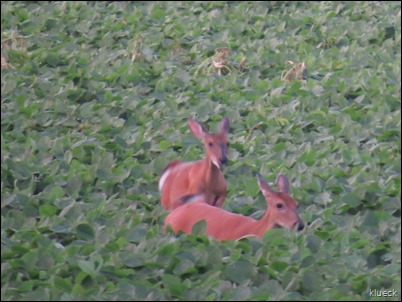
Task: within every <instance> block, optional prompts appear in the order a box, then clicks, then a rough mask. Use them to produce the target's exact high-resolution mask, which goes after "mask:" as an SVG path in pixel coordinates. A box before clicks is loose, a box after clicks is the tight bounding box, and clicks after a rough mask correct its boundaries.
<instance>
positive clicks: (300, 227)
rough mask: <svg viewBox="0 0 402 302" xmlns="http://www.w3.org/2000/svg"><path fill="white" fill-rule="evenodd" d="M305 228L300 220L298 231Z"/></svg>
mask: <svg viewBox="0 0 402 302" xmlns="http://www.w3.org/2000/svg"><path fill="white" fill-rule="evenodd" d="M303 229H304V223H303V222H301V221H300V222H299V223H298V224H297V230H298V231H301V230H303Z"/></svg>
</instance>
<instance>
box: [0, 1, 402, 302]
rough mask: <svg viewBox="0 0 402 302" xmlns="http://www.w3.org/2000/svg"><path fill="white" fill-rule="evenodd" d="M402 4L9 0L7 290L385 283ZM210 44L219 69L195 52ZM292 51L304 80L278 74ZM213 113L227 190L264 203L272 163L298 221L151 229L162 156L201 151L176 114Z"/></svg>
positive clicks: (4, 171)
mask: <svg viewBox="0 0 402 302" xmlns="http://www.w3.org/2000/svg"><path fill="white" fill-rule="evenodd" d="M400 12H401V6H400V3H399V2H381V3H374V2H359V3H357V2H328V1H327V2H286V1H285V2H280V1H279V2H277V1H273V2H258V3H254V2H253V3H252V2H121V1H115V2H110V1H107V2H82V1H81V2H67V1H64V2H48V3H45V2H40V3H39V2H30V1H25V2H14V1H3V2H2V3H1V24H2V33H1V35H2V72H1V200H2V202H1V209H2V211H1V259H2V260H1V263H2V267H1V288H2V290H1V299H2V300H81V299H83V300H150V301H155V300H334V299H336V300H338V299H339V300H351V299H353V300H367V299H378V298H373V297H370V289H377V290H379V291H380V290H392V289H395V290H396V291H397V293H398V294H397V296H396V297H393V298H391V299H393V300H398V301H399V300H400V298H401V296H400V292H401V287H400V284H401V204H400V197H401V156H400V154H401V132H400V127H401V101H400V87H401V70H400V68H401V48H400V45H401V31H400V29H401V23H400ZM219 47H226V48H228V49H229V50H230V60H232V61H231V62H228V64H230V66H231V67H233V68H231V72H230V74H227V75H218V74H216V73H213V72H211V73H210V74H207V73H201V72H197V70H199V69H200V66H203V65H202V64H203V62H206V61H208V60H210V58H211V57H213V56H214V54H215V50H216V49H217V48H219ZM243 58H245V59H246V61H245V65H244V68H243V69H242V70H241V71H240V69H237V68H236V67H237V66H236V64H239V62H241V61H242V59H243ZM287 61H293V62H296V63H298V62H305V64H306V71H305V72H304V73H303V80H295V81H283V80H281V75H282V74H283V73H284V72H286V71H287V70H289V65H288V64H287V63H286V62H287ZM208 62H209V61H208ZM222 116H228V117H229V119H230V121H231V130H230V133H231V134H230V141H231V150H230V159H231V160H230V162H229V164H228V166H227V167H226V168H225V175H226V179H227V182H228V189H229V192H228V198H227V201H226V203H225V208H226V209H228V210H230V211H233V212H238V213H242V214H244V215H252V216H253V217H260V216H259V215H260V214H261V211H263V210H265V202H264V199H263V197H262V196H261V193H259V192H258V186H257V184H256V181H255V178H254V176H253V175H254V174H255V173H256V172H259V173H260V174H261V175H263V176H264V177H265V178H267V180H269V181H270V182H271V183H272V182H274V180H275V178H276V175H277V174H279V173H284V174H286V175H287V176H288V177H289V179H290V182H291V184H292V187H291V189H292V195H293V196H294V198H295V199H296V200H298V201H299V204H300V212H301V213H302V214H301V216H302V218H303V220H304V221H305V222H306V223H307V228H306V229H305V230H304V231H302V232H300V233H293V232H292V231H289V230H282V229H280V230H276V229H275V230H271V231H269V232H267V233H266V234H265V236H264V238H263V240H257V239H255V238H245V239H242V240H240V241H236V242H217V241H215V240H211V239H209V238H208V237H206V236H205V235H203V234H202V233H203V231H204V229H205V224H203V223H200V224H197V225H196V226H195V227H194V234H192V235H184V234H179V235H177V236H175V235H173V234H172V233H171V232H167V233H165V232H163V230H162V224H163V219H164V217H165V216H166V212H165V211H164V210H163V209H162V207H161V206H160V203H159V198H160V194H159V192H158V188H157V183H158V180H159V175H160V173H161V171H162V170H163V168H164V167H165V166H166V164H167V163H169V161H171V160H174V159H179V158H182V159H184V160H194V159H198V158H200V157H201V156H203V150H202V147H201V145H200V143H199V142H198V141H197V140H196V139H194V138H193V137H192V135H191V134H190V132H189V130H188V127H187V119H188V118H189V117H196V118H197V119H198V120H200V121H201V122H203V123H206V124H208V125H209V126H210V127H211V129H212V128H214V127H216V126H218V123H219V121H220V120H221V117H222ZM258 211H260V212H258ZM222 227H224V226H222Z"/></svg>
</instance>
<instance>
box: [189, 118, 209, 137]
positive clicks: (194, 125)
mask: <svg viewBox="0 0 402 302" xmlns="http://www.w3.org/2000/svg"><path fill="white" fill-rule="evenodd" d="M188 127H189V128H190V130H191V133H193V135H194V136H195V137H196V138H198V139H200V140H202V139H203V138H204V137H205V135H207V134H208V131H207V129H205V128H204V127H203V126H202V125H201V124H199V123H198V122H197V121H196V120H194V119H192V118H189V119H188Z"/></svg>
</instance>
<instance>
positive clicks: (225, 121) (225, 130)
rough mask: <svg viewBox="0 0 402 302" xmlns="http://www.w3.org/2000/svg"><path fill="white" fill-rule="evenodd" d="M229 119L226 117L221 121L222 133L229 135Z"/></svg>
mask: <svg viewBox="0 0 402 302" xmlns="http://www.w3.org/2000/svg"><path fill="white" fill-rule="evenodd" d="M229 127H230V123H229V119H228V118H227V117H226V116H225V117H224V118H223V119H222V121H221V133H224V134H228V133H229Z"/></svg>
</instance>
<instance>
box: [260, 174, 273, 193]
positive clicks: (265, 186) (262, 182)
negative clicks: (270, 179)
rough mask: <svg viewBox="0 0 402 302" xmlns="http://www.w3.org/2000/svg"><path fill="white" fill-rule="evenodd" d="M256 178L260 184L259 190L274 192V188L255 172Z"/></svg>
mask: <svg viewBox="0 0 402 302" xmlns="http://www.w3.org/2000/svg"><path fill="white" fill-rule="evenodd" d="M257 180H258V185H259V186H260V190H261V191H262V193H264V194H272V193H274V190H272V188H271V187H270V186H269V185H268V184H267V182H266V181H265V180H264V178H262V176H261V175H260V174H258V173H257Z"/></svg>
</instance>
